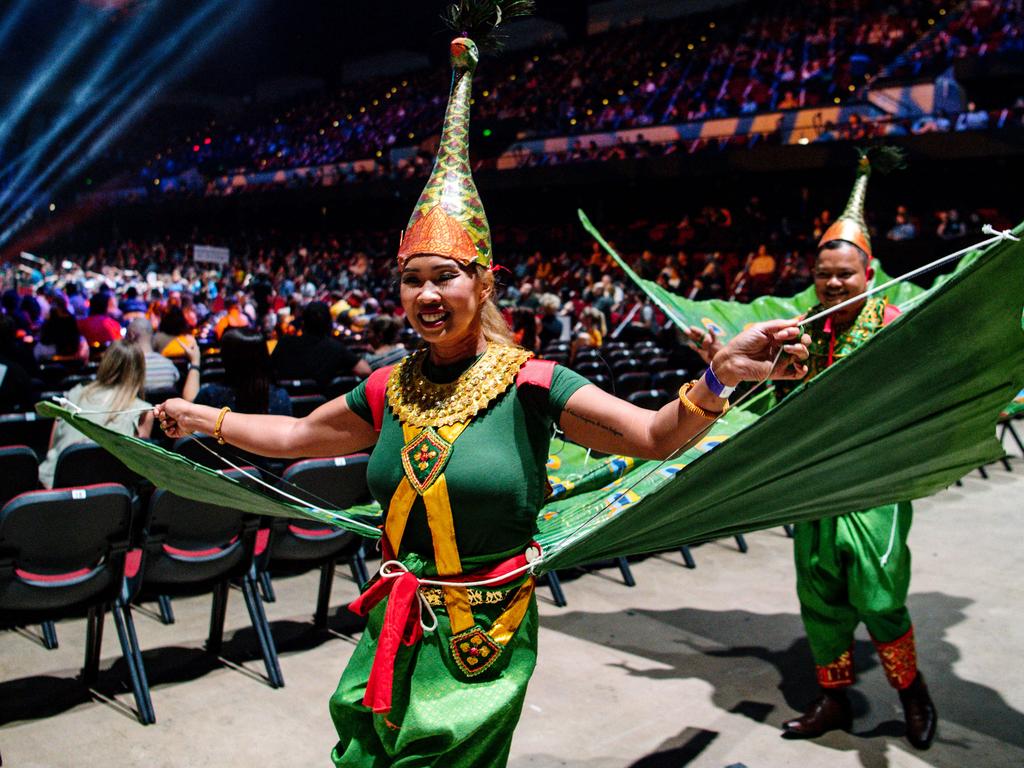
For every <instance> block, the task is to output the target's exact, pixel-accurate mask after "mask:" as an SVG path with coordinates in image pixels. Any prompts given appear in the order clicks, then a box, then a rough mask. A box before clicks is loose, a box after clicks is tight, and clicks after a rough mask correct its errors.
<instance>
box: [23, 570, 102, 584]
mask: <svg viewBox="0 0 1024 768" xmlns="http://www.w3.org/2000/svg"><path fill="white" fill-rule="evenodd" d="M14 572H15V573H16V574H17V576H18V578H20V579H24V580H25V581H45V582H47V583H52V584H56V583H59V582H62V581H74V580H75V579H80V578H82V577H83V576H88V575H89V574H90V573H91V572H92V569H91V568H82V569H80V570H77V571H70V572H68V573H31V572H29V571H23V570H21V568H15V569H14Z"/></svg>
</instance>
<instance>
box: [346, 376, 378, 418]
mask: <svg viewBox="0 0 1024 768" xmlns="http://www.w3.org/2000/svg"><path fill="white" fill-rule="evenodd" d="M366 381H367V380H366V379H364V380H363V381H361V382H359V384H358V386H356V388H355V389H353V390H352V391H351V392H349V393H348V394H347V395H345V404H346V405H347V406H348V407H349V410H350V411H352V413H354V414H355V415H356V416H358V417H359V418H361V419H362V420H363V421H365V422H366V423H367V424H373V411H371V410H370V401H369V400H367V399H366Z"/></svg>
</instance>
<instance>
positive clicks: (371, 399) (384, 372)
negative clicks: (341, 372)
mask: <svg viewBox="0 0 1024 768" xmlns="http://www.w3.org/2000/svg"><path fill="white" fill-rule="evenodd" d="M394 367H395V366H393V365H388V366H385V367H383V368H378V369H377V370H376V371H374V372H373V373H371V374H370V378H368V379H367V380H366V402H367V403H369V405H370V413H372V414H373V429H374V430H375V431H376V432H380V429H381V427H382V426H383V425H384V401H385V399H386V398H385V395H386V394H387V388H388V377H389V376H390V375H391V369H392V368H394Z"/></svg>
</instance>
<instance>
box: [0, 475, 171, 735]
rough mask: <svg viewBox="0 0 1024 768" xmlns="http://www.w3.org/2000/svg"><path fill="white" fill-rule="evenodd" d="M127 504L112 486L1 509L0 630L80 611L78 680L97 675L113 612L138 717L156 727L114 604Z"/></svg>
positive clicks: (131, 629)
mask: <svg viewBox="0 0 1024 768" xmlns="http://www.w3.org/2000/svg"><path fill="white" fill-rule="evenodd" d="M131 522H132V504H131V496H130V494H129V493H128V491H127V490H126V489H125V488H123V487H121V486H119V485H115V484H109V483H108V484H101V485H87V486H82V487H78V488H66V489H62V490H53V491H46V490H42V491H29V492H28V493H23V494H21V495H20V496H16V497H15V498H14V499H12V500H11V501H9V502H8V503H7V504H6V505H4V507H3V509H0V624H13V625H23V624H30V623H31V624H34V623H36V622H53V621H55V620H59V619H65V618H71V617H76V616H79V615H81V614H82V613H83V612H85V613H86V614H87V616H88V622H87V625H86V633H87V635H86V644H85V663H84V665H83V667H82V681H83V682H84V683H85V684H86V685H90V686H91V685H93V684H94V683H95V682H96V678H97V676H98V673H99V662H100V649H101V645H102V639H103V619H104V616H105V615H106V612H107V611H108V610H110V609H111V608H113V610H112V613H113V615H114V625H115V627H116V629H117V636H118V640H119V641H120V644H121V653H122V654H123V656H124V660H125V664H126V666H127V667H128V674H129V677H130V678H131V686H132V693H133V694H134V696H135V705H136V707H137V709H138V712H137V715H138V718H139V721H140V722H141V723H143V724H144V725H145V724H148V723H152V722H154V718H153V709H152V703H151V701H150V698H149V686H148V684H147V682H146V677H145V669H144V668H143V666H142V657H141V655H140V653H139V646H138V640H137V638H136V636H135V625H134V623H133V622H132V616H131V612H130V611H129V610H127V608H126V607H124V606H122V605H120V604H119V602H118V597H119V595H120V593H121V589H122V586H123V584H124V579H125V571H126V565H127V562H128V560H129V555H128V547H129V541H130V535H131Z"/></svg>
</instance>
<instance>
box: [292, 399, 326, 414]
mask: <svg viewBox="0 0 1024 768" xmlns="http://www.w3.org/2000/svg"><path fill="white" fill-rule="evenodd" d="M289 399H290V400H291V401H292V416H294V417H295V418H297V419H301V418H302V417H304V416H309V414H311V413H312V412H313V411H315V410H316V409H317V408H319V407H320V406H321V405H323V404H324V403H326V402H327V398H326V397H324V396H323V395H292V396H291V397H290V398H289Z"/></svg>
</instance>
